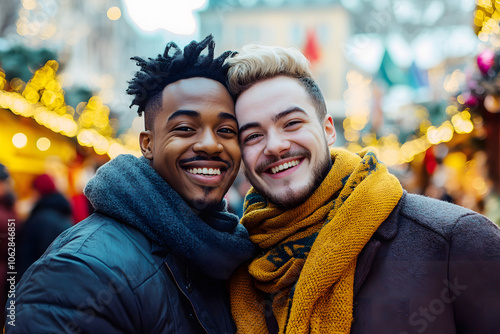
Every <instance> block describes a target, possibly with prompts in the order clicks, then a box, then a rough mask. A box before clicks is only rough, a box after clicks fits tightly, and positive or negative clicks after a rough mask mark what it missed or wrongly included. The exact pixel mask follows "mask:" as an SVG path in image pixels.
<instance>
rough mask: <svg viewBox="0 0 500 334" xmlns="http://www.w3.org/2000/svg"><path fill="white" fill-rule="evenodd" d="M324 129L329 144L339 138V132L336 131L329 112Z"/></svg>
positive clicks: (324, 122)
mask: <svg viewBox="0 0 500 334" xmlns="http://www.w3.org/2000/svg"><path fill="white" fill-rule="evenodd" d="M323 129H324V130H325V136H326V142H327V143H328V146H330V145H333V143H335V140H337V132H336V131H335V126H334V125H333V118H332V116H330V115H328V114H327V115H326V116H325V120H324V121H323Z"/></svg>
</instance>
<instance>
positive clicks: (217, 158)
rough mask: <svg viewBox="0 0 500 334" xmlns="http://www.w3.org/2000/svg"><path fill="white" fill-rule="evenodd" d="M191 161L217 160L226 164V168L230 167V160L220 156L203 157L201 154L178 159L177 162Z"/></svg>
mask: <svg viewBox="0 0 500 334" xmlns="http://www.w3.org/2000/svg"><path fill="white" fill-rule="evenodd" d="M193 161H217V162H222V163H224V164H225V165H226V166H227V168H231V166H232V164H231V162H229V161H227V160H224V159H222V158H220V157H204V156H202V155H197V156H196V157H192V158H188V159H182V160H179V163H180V164H185V163H188V162H193Z"/></svg>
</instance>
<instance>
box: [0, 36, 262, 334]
mask: <svg viewBox="0 0 500 334" xmlns="http://www.w3.org/2000/svg"><path fill="white" fill-rule="evenodd" d="M205 49H208V54H206V55H201V52H202V51H203V50H205ZM229 54H230V53H229V52H226V53H224V54H222V55H221V56H220V57H218V58H214V42H213V40H212V37H211V36H209V37H207V38H206V39H204V40H203V41H201V42H199V43H197V42H195V41H193V42H192V43H191V44H189V45H188V46H186V47H185V48H184V52H182V50H181V49H179V48H178V47H177V46H176V45H175V44H173V43H170V44H168V45H167V47H166V49H165V52H164V54H163V55H159V56H158V57H157V58H155V59H151V58H150V59H148V60H144V59H141V58H134V59H135V60H136V61H137V63H138V65H139V66H140V67H141V70H140V71H139V72H137V73H136V75H135V77H134V78H133V79H132V81H131V82H130V86H129V89H128V93H129V94H131V95H133V96H134V100H133V103H132V104H133V105H137V106H138V107H139V114H141V113H142V112H143V111H144V112H145V123H146V129H145V131H144V132H142V133H141V134H140V146H141V151H142V154H143V157H141V158H136V157H134V156H131V155H121V156H118V157H117V158H115V159H113V160H111V161H110V162H108V163H107V164H105V165H103V166H102V167H101V168H99V170H98V171H97V173H96V175H95V177H94V178H93V179H91V180H90V181H89V183H88V184H87V186H86V188H85V194H86V196H87V197H88V198H89V200H90V202H91V203H92V205H93V206H94V208H95V210H96V212H95V213H94V214H92V215H91V216H90V217H89V218H87V219H86V220H84V221H82V222H80V223H78V224H77V225H76V226H75V227H73V228H71V229H69V230H68V231H66V232H64V233H63V234H61V235H60V236H59V237H58V239H56V240H55V241H54V243H53V244H52V245H51V246H50V247H49V249H48V250H47V252H46V253H45V254H44V255H43V256H42V257H41V258H40V259H39V260H38V261H37V262H36V263H35V264H34V265H33V266H31V267H30V269H28V271H27V272H26V274H25V275H24V276H23V278H22V280H21V282H20V283H19V286H18V288H17V295H16V300H15V305H16V320H17V322H16V326H15V327H13V326H9V325H7V327H6V331H7V333H54V332H58V333H63V332H64V333H66V332H71V333H73V332H75V333H76V332H78V333H183V334H184V333H214V334H222V333H234V332H235V327H234V323H233V321H232V319H231V314H230V311H229V299H228V292H227V290H226V288H227V285H226V280H227V279H228V278H229V276H230V275H231V274H232V273H233V271H234V270H235V269H236V267H237V266H238V265H240V264H241V263H242V262H244V261H245V260H247V259H249V258H250V257H251V256H252V254H253V250H254V247H253V245H252V244H251V242H250V241H249V239H248V233H247V231H246V230H245V228H244V227H243V226H242V225H240V224H238V217H237V216H235V215H233V214H230V213H229V212H227V210H226V203H225V200H224V199H223V196H224V195H225V193H226V192H227V190H228V189H229V187H230V186H231V184H232V182H233V181H234V179H235V177H236V175H237V173H238V169H239V166H240V158H241V154H240V150H239V146H238V125H237V122H236V118H235V114H234V103H233V100H232V98H231V95H230V94H229V93H228V91H227V88H226V86H225V77H226V73H227V66H226V65H223V63H224V60H225V59H226V58H227V56H228V55H229Z"/></svg>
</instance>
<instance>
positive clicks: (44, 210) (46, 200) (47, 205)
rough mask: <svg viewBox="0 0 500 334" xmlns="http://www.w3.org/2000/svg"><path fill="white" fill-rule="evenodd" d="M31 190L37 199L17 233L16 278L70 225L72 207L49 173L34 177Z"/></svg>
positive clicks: (71, 223) (19, 277)
mask: <svg viewBox="0 0 500 334" xmlns="http://www.w3.org/2000/svg"><path fill="white" fill-rule="evenodd" d="M32 188H33V190H34V191H35V193H36V197H37V200H36V202H35V205H34V206H33V209H31V211H30V214H29V216H28V218H27V219H26V221H25V222H24V223H23V225H22V228H21V229H20V231H19V234H18V241H17V254H16V267H17V275H16V279H17V281H19V280H20V279H21V277H22V275H23V274H24V272H25V271H26V270H27V269H28V267H29V266H31V265H32V264H33V263H34V262H35V261H36V260H38V259H39V258H40V256H42V254H43V253H44V252H45V251H46V250H47V247H49V245H50V244H51V243H52V241H54V239H55V238H57V236H58V235H59V234H61V233H62V232H64V231H65V230H66V229H68V228H70V227H71V226H72V225H73V221H72V220H71V214H72V210H71V204H70V203H69V201H68V200H67V199H66V197H65V196H64V195H63V194H62V193H61V192H60V191H58V189H57V187H56V184H55V182H54V179H53V178H52V176H50V175H48V174H42V175H39V176H37V177H36V178H35V179H34V180H33V184H32Z"/></svg>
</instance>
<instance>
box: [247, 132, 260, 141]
mask: <svg viewBox="0 0 500 334" xmlns="http://www.w3.org/2000/svg"><path fill="white" fill-rule="evenodd" d="M260 136H261V135H260V134H258V133H252V134H251V135H249V136H247V137H246V138H245V139H244V140H243V143H248V142H249V141H251V140H253V139H255V138H258V137H260Z"/></svg>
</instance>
